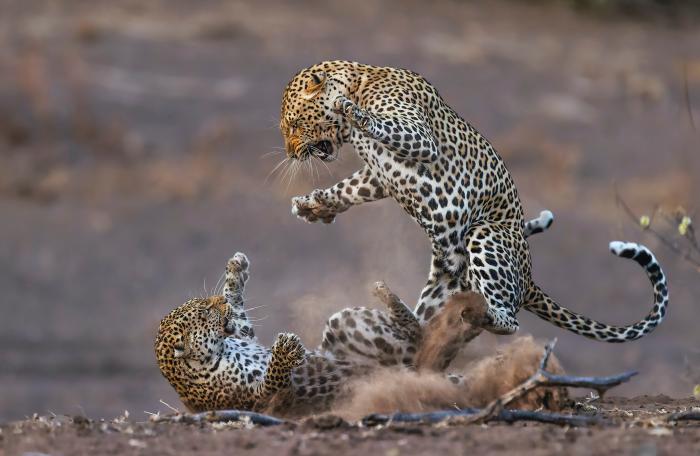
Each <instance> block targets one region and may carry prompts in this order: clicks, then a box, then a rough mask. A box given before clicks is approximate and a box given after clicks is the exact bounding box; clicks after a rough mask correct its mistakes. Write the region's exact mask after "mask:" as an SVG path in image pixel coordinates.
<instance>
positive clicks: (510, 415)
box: [362, 408, 600, 426]
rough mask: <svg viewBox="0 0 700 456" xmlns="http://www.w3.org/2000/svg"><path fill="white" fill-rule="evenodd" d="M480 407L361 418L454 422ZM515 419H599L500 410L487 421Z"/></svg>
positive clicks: (370, 422) (575, 422)
mask: <svg viewBox="0 0 700 456" xmlns="http://www.w3.org/2000/svg"><path fill="white" fill-rule="evenodd" d="M480 412H481V410H480V409H472V408H469V409H462V410H443V411H438V412H428V413H395V414H393V415H381V414H373V415H369V416H366V417H365V418H363V419H362V425H364V426H379V425H385V424H390V423H420V424H436V423H442V422H446V421H452V422H454V419H455V418H458V417H459V418H465V417H466V418H471V417H473V416H474V415H476V414H478V413H480ZM516 421H536V422H539V423H548V424H559V425H566V426H587V425H591V424H598V423H599V422H600V419H599V418H598V417H595V416H585V415H564V414H561V413H549V412H535V411H530V410H506V409H503V410H501V411H500V412H499V413H498V414H497V415H494V416H492V417H491V418H490V419H489V422H503V423H514V422H516Z"/></svg>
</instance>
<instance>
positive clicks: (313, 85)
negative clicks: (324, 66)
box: [302, 71, 327, 100]
mask: <svg viewBox="0 0 700 456" xmlns="http://www.w3.org/2000/svg"><path fill="white" fill-rule="evenodd" d="M326 79H327V78H326V72H325V71H316V72H314V73H311V78H310V79H309V81H308V82H307V83H306V88H305V89H304V94H303V95H302V96H303V97H304V98H305V99H307V100H311V99H313V98H315V97H316V96H317V95H318V94H319V93H321V92H323V89H324V88H325V87H326Z"/></svg>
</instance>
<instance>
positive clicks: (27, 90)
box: [0, 0, 700, 454]
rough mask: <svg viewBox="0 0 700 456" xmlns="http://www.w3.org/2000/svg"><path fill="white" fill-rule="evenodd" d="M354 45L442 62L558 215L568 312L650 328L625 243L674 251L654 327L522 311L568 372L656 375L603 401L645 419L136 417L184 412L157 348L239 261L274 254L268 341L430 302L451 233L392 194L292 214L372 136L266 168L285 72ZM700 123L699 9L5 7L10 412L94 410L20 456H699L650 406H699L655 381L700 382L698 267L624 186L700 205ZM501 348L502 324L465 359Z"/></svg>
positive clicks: (3, 277) (527, 193)
mask: <svg viewBox="0 0 700 456" xmlns="http://www.w3.org/2000/svg"><path fill="white" fill-rule="evenodd" d="M333 58H342V59H351V60H358V61H361V62H365V63H371V64H376V65H392V66H401V67H408V68H411V69H413V70H416V71H418V72H420V73H422V74H424V75H425V76H426V77H427V79H428V80H430V81H431V82H432V83H434V84H435V85H436V86H437V87H438V89H439V90H440V92H441V94H442V95H443V96H444V97H445V98H446V99H447V101H448V103H449V104H451V105H452V106H453V107H454V108H455V109H456V110H457V111H458V112H459V113H460V114H462V115H463V116H464V117H465V118H466V119H468V120H469V121H470V122H471V123H473V124H474V125H475V126H476V127H477V128H479V129H480V130H481V131H482V132H483V133H484V134H485V135H486V136H487V137H489V138H490V139H491V140H492V142H493V143H494V145H495V146H496V148H497V149H498V150H499V152H500V153H501V154H502V155H503V157H504V159H505V160H506V162H507V165H508V166H509V169H510V170H511V171H512V173H513V175H514V178H515V180H516V183H517V185H518V188H519V191H520V195H521V197H522V200H523V202H524V205H525V208H526V211H527V214H528V215H529V216H534V215H537V214H538V213H539V211H540V210H542V209H544V208H548V209H551V210H552V211H553V212H554V213H555V216H556V221H555V224H554V225H553V227H552V229H551V230H550V231H548V232H547V233H545V234H542V235H538V236H537V237H534V238H532V240H531V243H530V244H531V247H532V254H533V262H534V264H533V267H534V276H535V278H536V280H537V281H538V283H539V285H540V286H542V287H543V288H544V289H545V290H547V291H548V292H549V294H551V295H552V296H554V297H555V298H556V299H557V300H558V301H560V302H561V303H562V304H564V305H566V306H567V307H570V308H571V309H574V310H577V311H579V312H583V313H585V314H587V315H589V316H591V317H594V318H598V319H600V320H602V321H605V322H609V323H616V324H625V323H631V322H633V321H636V320H637V319H639V318H641V317H642V316H643V315H644V314H645V313H646V312H647V311H648V310H649V307H650V306H651V293H652V291H651V289H650V287H649V284H648V282H647V281H646V279H645V277H644V275H643V274H642V272H641V271H640V270H639V268H638V266H637V265H635V264H631V263H630V262H625V261H622V260H619V259H616V258H614V257H612V256H611V255H610V254H609V253H608V250H607V243H608V242H609V241H610V240H612V239H624V240H631V241H638V242H644V243H645V244H646V245H648V246H649V247H650V248H652V249H653V250H654V252H655V253H656V255H657V257H658V258H659V260H660V261H661V262H662V264H663V266H664V269H665V270H666V272H667V274H668V276H669V282H670V293H671V305H670V309H669V313H668V318H667V319H666V321H665V322H664V323H663V325H661V326H660V327H659V328H658V330H657V331H655V332H654V333H653V334H651V335H650V336H648V337H646V338H644V339H642V340H640V341H638V342H634V343H630V344H620V345H604V344H600V343H596V342H594V341H589V340H586V339H583V338H581V337H579V336H575V335H572V334H568V333H565V332H564V331H562V330H560V329H558V328H555V327H553V326H551V325H549V324H547V323H546V322H542V321H540V320H538V319H537V318H536V317H534V316H532V315H530V314H527V313H525V312H523V313H521V314H520V315H519V320H520V326H521V333H531V334H533V335H535V336H536V337H537V338H539V339H545V338H552V337H558V338H559V343H558V345H557V355H558V356H559V358H560V360H561V361H562V364H563V365H564V368H565V369H566V370H567V372H568V373H570V374H578V375H607V374H612V373H616V372H621V371H625V370H632V369H634V370H639V371H640V374H639V375H638V376H637V377H635V378H634V379H633V381H631V382H630V383H628V384H626V385H624V386H622V387H620V388H618V389H616V390H615V394H620V395H624V396H638V395H640V394H649V395H654V396H653V397H638V398H635V399H630V400H619V401H614V402H605V403H604V404H605V407H606V408H608V409H610V410H612V409H615V408H616V407H619V408H621V409H626V408H629V409H635V410H637V411H634V412H632V416H629V417H628V416H626V415H625V414H624V413H618V415H619V419H620V420H624V422H625V423H626V424H624V425H622V426H620V425H610V426H606V427H602V428H598V427H596V428H592V429H565V428H558V427H549V426H540V425H532V424H528V425H513V426H506V425H489V426H488V427H479V426H474V427H469V428H435V427H429V426H409V427H407V428H403V427H396V428H394V427H390V428H384V429H359V428H348V429H342V430H338V429H336V430H324V431H318V430H316V429H314V428H313V427H311V428H309V427H304V426H301V427H298V428H295V429H296V431H294V430H293V429H291V428H289V427H280V428H275V429H251V430H229V429H226V428H222V429H216V428H215V427H213V426H207V427H205V429H204V431H202V430H200V429H199V428H197V427H192V426H167V425H158V426H152V425H142V424H137V423H135V421H138V420H139V419H142V418H144V417H145V416H146V415H144V414H143V413H142V412H143V411H147V412H154V413H155V412H161V413H166V412H168V409H167V407H165V406H164V405H163V404H162V403H161V402H160V400H161V399H162V400H164V401H165V402H167V403H170V404H174V405H179V402H178V399H177V397H176V395H175V394H174V392H173V391H172V389H171V388H170V386H169V385H168V384H167V383H166V382H165V380H164V379H163V378H162V377H161V376H160V374H159V372H158V370H157V368H156V365H155V360H154V356H153V349H152V344H153V338H154V335H155V332H156V328H157V325H158V322H159V320H160V318H162V316H163V315H165V314H166V313H167V312H169V311H170V310H171V309H172V308H174V307H175V306H177V305H179V304H181V303H182V302H184V301H185V300H186V299H188V298H191V297H193V296H197V295H203V294H209V293H210V292H211V290H212V288H213V286H214V284H215V283H216V281H217V279H218V278H219V276H220V274H221V272H222V270H223V266H224V264H225V261H226V259H227V258H229V257H230V256H231V255H232V254H233V253H234V252H235V251H238V250H240V251H244V252H245V253H246V254H247V255H248V256H249V258H251V260H252V278H251V281H250V285H249V296H250V302H249V304H248V305H249V306H251V307H257V306H260V307H259V308H257V309H256V310H254V311H253V312H252V314H253V315H254V316H255V318H257V319H260V321H258V322H257V324H258V327H256V333H257V334H259V336H260V339H261V340H262V341H263V342H264V343H269V342H270V341H271V340H272V339H273V338H274V336H275V334H276V333H277V332H280V331H294V332H296V333H298V334H300V335H301V336H302V338H303V340H304V342H305V343H306V344H307V345H308V346H314V345H315V344H316V343H318V341H319V338H320V330H321V328H322V325H323V323H324V321H325V319H326V318H327V317H328V316H329V315H331V314H332V313H333V312H335V311H337V310H339V309H341V308H343V307H347V306H354V305H374V303H372V300H371V299H370V288H371V284H372V283H374V282H375V281H377V280H385V281H386V282H387V284H388V285H389V286H390V287H391V288H392V289H393V290H394V291H396V292H397V293H398V294H399V295H400V296H401V297H403V298H404V300H405V301H407V302H409V303H410V302H414V301H415V299H416V298H417V296H418V294H419V290H420V289H421V287H422V286H423V283H424V280H425V278H426V276H427V272H428V266H429V260H428V259H429V246H428V243H427V241H426V239H425V236H424V234H423V233H422V232H421V231H420V229H419V228H418V227H417V226H415V225H414V224H413V223H412V222H411V221H410V220H409V219H408V217H406V215H405V214H403V213H402V212H401V211H400V209H399V208H398V207H397V205H396V204H394V203H392V202H390V201H382V202H378V203H374V204H368V205H366V206H363V207H359V208H356V209H353V210H352V211H349V212H348V213H346V214H343V215H342V216H341V217H339V219H338V220H337V222H336V223H335V224H333V225H331V226H321V225H307V224H304V223H301V222H300V221H298V220H296V219H295V218H294V217H293V216H291V215H290V203H289V199H290V197H291V196H293V195H298V194H302V193H306V192H308V191H310V190H311V189H312V188H315V187H318V186H323V185H329V184H332V183H334V182H335V181H336V180H338V179H339V178H342V177H345V176H346V175H349V174H350V173H351V172H352V171H354V169H356V168H357V167H358V166H359V164H358V161H357V159H356V158H355V157H354V156H353V154H352V153H351V151H350V150H347V149H346V150H343V151H342V152H341V161H340V162H339V163H335V164H332V166H329V168H330V169H329V170H326V169H325V168H320V169H318V170H314V171H313V172H311V173H307V174H306V175H304V176H299V177H298V178H296V179H294V180H289V179H288V180H285V179H284V178H281V177H280V176H279V175H272V176H269V173H270V171H271V170H272V169H273V167H274V166H275V165H276V164H277V163H278V162H279V160H280V159H281V156H280V155H278V154H275V151H277V152H279V149H278V148H279V147H280V146H281V145H282V144H281V137H280V135H279V132H278V131H277V123H278V115H279V103H280V98H281V93H282V90H283V87H284V85H285V84H286V82H287V81H288V80H289V79H290V78H291V77H292V75H293V74H294V73H295V72H296V71H297V70H298V69H300V68H302V67H305V66H308V65H310V64H313V63H316V62H318V61H320V60H324V59H333ZM686 88H687V89H686ZM693 119H694V121H695V123H696V124H698V123H699V122H700V28H699V27H698V26H697V25H695V24H693V23H681V24H678V23H668V22H655V21H643V22H640V21H632V20H627V19H624V18H608V19H601V18H597V17H591V16H586V15H582V14H579V13H575V12H573V11H571V10H568V9H560V8H556V7H553V6H546V5H544V4H543V3H542V2H533V4H532V5H529V4H528V5H523V4H521V3H519V2H513V1H473V2H467V1H454V0H441V1H437V2H431V4H430V7H429V8H426V3H425V2H422V1H418V0H386V1H382V2H346V1H324V2H321V1H316V0H303V1H298V2H285V1H283V0H257V1H255V2H244V1H226V2H224V1H213V0H207V1H197V2H194V1H186V0H168V1H158V0H153V1H148V2H143V1H131V0H128V1H127V0H125V1H121V2H112V1H109V2H108V1H89V2H88V1H56V2H39V1H36V2H30V1H10V2H0V290H2V293H0V423H9V422H11V421H13V420H21V419H25V418H27V417H31V416H32V415H33V414H34V413H38V414H39V415H41V416H46V415H51V414H52V413H55V414H57V415H59V416H62V415H68V416H74V415H81V416H88V417H91V418H93V419H95V420H97V421H95V423H94V424H91V425H89V426H86V425H83V424H81V425H71V424H65V425H61V426H48V425H45V424H42V423H36V422H25V424H23V425H21V426H20V428H21V429H25V431H23V432H22V433H20V434H16V433H15V430H16V429H17V427H16V425H15V424H7V425H4V426H3V427H2V431H3V432H2V435H1V436H0V439H2V445H0V453H3V452H5V453H6V454H21V452H22V451H27V452H30V451H36V452H45V453H50V454H88V453H90V454H93V453H95V452H107V453H109V452H113V453H121V452H124V453H129V452H131V453H139V452H146V451H148V452H154V453H157V452H158V451H162V452H163V453H164V454H171V453H173V452H174V451H178V450H181V449H190V448H191V449H195V447H196V448H197V449H200V450H202V451H203V452H205V453H206V452H211V453H213V452H215V451H217V450H222V449H228V448H231V446H232V445H236V446H237V450H236V451H239V449H240V451H250V452H253V451H255V452H258V453H260V452H263V453H265V452H266V451H270V452H273V451H274V452H280V451H283V452H290V453H295V454H296V453H299V454H307V453H309V454H311V453H313V452H319V453H322V452H323V450H324V449H328V448H336V447H337V448H339V449H343V448H352V449H355V450H365V451H366V452H368V453H375V452H376V451H375V450H374V449H375V448H376V449H378V451H379V452H382V451H384V452H385V453H386V454H404V453H411V452H416V453H417V452H419V451H421V450H425V451H427V450H430V451H431V452H437V451H441V452H445V453H463V452H464V451H465V450H466V449H470V450H473V449H477V450H480V449H484V450H486V449H489V450H493V451H494V452H498V451H501V452H505V451H508V449H509V448H510V449H512V448H513V446H514V445H517V446H518V448H528V450H532V452H533V453H536V454H537V453H538V452H541V453H542V454H549V453H561V452H563V451H564V450H565V449H567V448H571V449H572V451H575V452H580V453H586V454H588V453H595V452H603V451H604V450H605V449H607V448H614V449H616V450H620V451H624V452H628V453H634V454H657V453H664V452H668V453H678V450H680V449H681V448H683V449H684V450H687V449H688V448H691V446H693V445H694V447H695V448H696V449H697V447H698V440H699V439H700V436H699V434H698V431H697V427H693V426H690V425H683V426H678V427H675V428H670V429H669V431H668V432H670V434H668V432H667V431H666V430H665V429H666V428H665V427H663V428H661V429H663V430H662V431H656V430H653V429H650V428H649V427H647V426H646V425H642V424H641V423H637V422H636V420H637V419H638V418H640V417H647V414H648V413H649V411H650V410H657V409H661V408H664V409H667V411H671V410H672V409H674V410H675V409H676V408H680V407H691V406H697V405H698V403H697V402H694V401H692V400H690V399H688V400H682V401H680V400H679V401H676V400H669V399H667V398H666V397H662V399H663V401H667V403H664V402H663V401H661V400H659V401H658V403H659V405H656V402H657V399H658V398H659V397H661V396H658V397H657V396H656V395H658V394H665V395H668V396H670V397H689V396H690V395H691V392H692V388H693V385H695V384H697V383H700V368H699V367H698V366H700V352H698V351H697V350H698V347H700V332H698V331H697V326H698V325H697V322H698V305H697V296H698V294H699V292H700V289H698V280H697V279H698V272H697V271H695V270H693V269H692V268H691V267H689V266H688V265H687V264H686V263H685V262H683V261H682V260H681V259H680V258H679V257H678V256H677V255H675V254H674V253H673V252H671V251H670V250H668V249H667V248H665V247H664V246H663V245H662V244H661V243H659V242H658V241H657V240H655V239H654V237H653V236H650V235H648V234H647V233H644V232H642V231H640V230H639V229H638V228H637V227H636V226H634V223H632V222H630V221H629V220H627V219H626V218H625V217H624V216H623V215H622V213H621V211H620V210H619V208H617V207H616V205H615V199H614V194H613V188H614V186H615V185H616V186H617V188H618V189H619V191H620V192H621V193H622V194H623V195H624V196H625V198H626V199H627V201H628V202H629V203H630V205H632V207H633V208H634V209H635V210H636V211H638V212H639V213H649V214H651V212H652V211H653V209H654V208H655V207H656V206H657V205H664V207H670V208H674V207H676V206H677V205H683V206H685V207H686V208H687V209H688V210H689V211H690V213H691V214H693V215H695V212H693V211H694V210H695V209H696V208H697V195H700V181H699V180H698V176H699V175H700V154H699V153H698V151H699V146H698V144H699V143H698V131H697V129H696V128H697V126H696V127H695V128H694V127H693ZM696 218H697V217H696ZM654 223H660V220H659V219H655V221H654ZM661 227H662V228H663V225H661ZM665 229H666V231H667V232H668V233H669V235H671V236H673V227H669V228H665ZM504 340H506V341H507V340H510V339H509V338H507V337H496V336H493V335H484V336H480V337H479V338H478V339H477V340H476V341H475V342H474V343H473V344H470V346H469V347H468V350H467V352H466V353H465V354H464V356H463V358H464V360H468V359H473V358H474V357H476V356H480V355H482V354H484V353H490V352H493V350H494V347H495V346H496V345H498V344H499V343H500V342H501V341H504ZM642 406H643V407H642ZM124 410H129V411H131V412H132V416H131V417H130V418H129V421H128V424H123V426H124V427H125V429H128V428H129V427H131V428H132V429H133V433H131V434H130V433H127V432H126V431H123V432H122V431H118V430H112V428H111V427H110V426H111V425H108V424H105V425H104V426H106V427H105V429H107V430H106V431H103V430H101V429H102V427H103V425H102V423H101V422H100V421H99V420H100V419H101V418H105V419H111V418H112V417H115V416H119V415H120V414H122V413H123V411H124ZM606 413H607V412H606ZM610 413H613V412H610ZM616 413H617V412H616ZM144 419H145V418H144ZM61 422H63V421H61ZM120 426H121V425H120ZM494 427H495V428H497V429H498V432H497V433H494V432H492V430H493V428H494ZM650 432H651V434H650ZM494 435H497V436H498V439H494V438H493V436H494ZM436 437H440V438H436ZM130 442H131V443H130ZM143 445H146V448H145V449H144V448H141V447H142V446H143ZM370 448H372V451H370ZM268 449H269V450H268ZM98 450H99V451H98Z"/></svg>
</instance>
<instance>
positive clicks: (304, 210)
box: [292, 190, 337, 223]
mask: <svg viewBox="0 0 700 456" xmlns="http://www.w3.org/2000/svg"><path fill="white" fill-rule="evenodd" d="M292 214H294V215H296V216H297V217H298V218H300V219H302V220H304V221H306V222H309V223H313V222H317V221H319V220H320V221H322V222H323V223H333V221H334V220H335V216H336V214H337V211H336V208H334V207H332V206H331V205H330V204H327V203H326V202H325V201H324V199H323V191H322V190H314V191H313V192H311V193H310V194H308V195H304V196H297V197H294V198H292Z"/></svg>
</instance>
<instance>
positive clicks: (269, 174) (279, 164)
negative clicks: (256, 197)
mask: <svg viewBox="0 0 700 456" xmlns="http://www.w3.org/2000/svg"><path fill="white" fill-rule="evenodd" d="M288 161H289V157H285V158H284V160H282V161H281V162H279V163H277V165H276V166H275V167H274V168H272V171H270V172H269V173H268V174H267V176H265V181H264V184H267V181H268V179H270V177H271V176H272V175H273V174H274V173H275V172H276V171H277V170H278V169H279V167H280V166H284V164H285V163H287V162H288Z"/></svg>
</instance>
